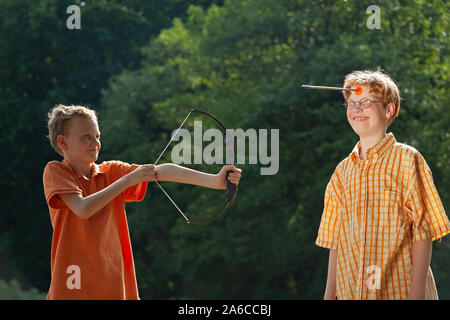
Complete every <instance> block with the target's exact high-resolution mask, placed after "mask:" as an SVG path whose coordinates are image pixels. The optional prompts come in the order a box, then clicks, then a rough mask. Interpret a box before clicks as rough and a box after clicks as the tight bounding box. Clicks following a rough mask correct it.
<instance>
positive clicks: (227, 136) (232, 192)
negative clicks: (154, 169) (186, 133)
mask: <svg viewBox="0 0 450 320" xmlns="http://www.w3.org/2000/svg"><path fill="white" fill-rule="evenodd" d="M192 112H196V113H200V114H203V115H206V116H208V117H210V118H212V119H213V120H214V121H216V122H217V123H218V124H219V126H220V127H221V128H222V130H223V133H224V143H225V146H226V150H227V151H228V150H232V151H233V152H231V153H230V152H227V153H226V154H227V156H226V158H227V161H226V162H227V164H233V160H232V159H229V157H230V155H232V156H233V157H234V136H233V135H232V134H231V133H230V132H229V131H228V130H227V129H226V128H225V126H224V125H223V124H222V122H220V120H219V119H217V118H216V117H214V116H213V115H212V114H209V113H208V112H206V111H201V110H197V109H189V113H188V115H187V116H186V118H185V119H184V120H183V122H182V123H181V125H180V126H179V127H178V130H177V131H176V132H175V134H174V135H173V136H172V138H171V139H170V141H169V143H168V144H167V145H166V147H165V148H164V150H163V151H162V152H161V154H160V155H159V157H158V159H156V161H155V163H154V165H155V166H156V164H157V163H158V161H159V159H161V156H162V155H163V154H164V152H165V151H166V149H167V148H168V147H169V145H170V143H171V142H172V141H173V139H174V138H175V137H176V135H177V134H178V131H180V129H181V128H182V127H183V125H184V123H185V122H186V120H187V119H188V118H189V116H190V115H191V113H192ZM231 172H233V171H232V170H228V171H227V174H226V177H225V179H226V181H227V189H226V191H225V200H226V202H225V205H224V206H223V208H222V209H220V210H219V211H218V212H217V213H216V214H214V215H213V216H212V217H210V218H209V219H206V220H190V219H188V218H187V217H186V215H185V214H184V213H183V211H181V209H180V208H179V207H178V206H177V205H176V203H175V202H174V201H173V200H172V198H171V197H170V196H169V195H168V194H167V192H166V191H165V190H164V189H163V187H161V185H160V184H159V183H158V181H156V180H155V183H156V185H157V186H158V187H159V188H160V189H161V190H162V192H164V194H165V195H166V197H167V198H168V199H169V200H170V201H171V202H172V204H173V205H174V206H175V208H177V210H178V211H179V212H180V213H181V215H182V216H183V217H184V219H185V220H186V222H187V223H189V224H207V223H210V222H212V221H214V220H216V219H217V218H218V217H219V216H220V215H222V213H224V212H225V210H226V209H227V208H228V206H229V205H230V204H231V203H232V202H233V200H234V198H235V197H236V191H237V190H238V188H237V186H236V185H235V184H233V183H231V182H230V181H229V180H228V175H229V174H230V173H231Z"/></svg>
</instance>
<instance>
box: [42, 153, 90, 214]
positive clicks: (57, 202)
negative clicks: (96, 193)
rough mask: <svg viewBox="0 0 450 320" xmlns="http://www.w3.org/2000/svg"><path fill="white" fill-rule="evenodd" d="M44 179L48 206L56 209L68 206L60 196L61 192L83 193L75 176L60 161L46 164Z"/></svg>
mask: <svg viewBox="0 0 450 320" xmlns="http://www.w3.org/2000/svg"><path fill="white" fill-rule="evenodd" d="M42 180H43V184H44V194H45V200H46V201H47V204H48V206H49V207H52V208H54V209H63V208H67V206H66V204H65V203H64V201H62V200H61V198H60V197H59V195H60V194H69V193H79V194H82V190H81V188H80V187H79V185H78V184H77V182H76V179H75V177H74V176H73V175H72V174H71V172H70V171H69V170H68V169H66V168H65V167H64V165H63V164H61V163H60V162H57V161H52V162H49V163H48V164H47V165H46V166H45V169H44V174H43V178H42Z"/></svg>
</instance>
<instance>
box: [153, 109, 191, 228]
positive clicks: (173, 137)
mask: <svg viewBox="0 0 450 320" xmlns="http://www.w3.org/2000/svg"><path fill="white" fill-rule="evenodd" d="M191 113H192V110H191V111H189V113H188V115H187V116H186V118H184V120H183V122H182V123H181V125H180V126H179V127H178V130H177V132H175V134H174V135H173V136H172V138H171V139H170V141H169V143H168V144H167V145H166V147H165V148H164V150H163V151H162V152H161V154H160V155H159V157H158V159H156V161H155V163H154V164H153V165H154V166H156V164H157V163H158V161H159V159H161V157H162V155H163V154H164V152H165V151H166V149H167V148H168V147H169V145H170V143H171V142H172V141H173V139H175V137H176V136H177V134H178V131H180V129H181V127H183V125H184V123H185V122H186V120H187V118H189V116H190V115H191ZM155 183H156V185H157V186H158V187H159V188H160V189H161V191H162V192H164V194H165V195H166V197H167V198H168V199H169V200H170V202H172V204H173V205H174V206H175V208H177V210H178V211H179V212H180V213H181V215H182V216H183V217H184V219H186V222H187V223H189V219H188V218H187V217H186V215H185V214H184V213H183V211H181V209H180V208H178V206H177V205H176V203H175V201H173V200H172V198H171V197H170V196H169V194H168V193H167V192H166V191H165V190H164V189H163V187H161V185H160V184H159V183H158V181H156V180H155Z"/></svg>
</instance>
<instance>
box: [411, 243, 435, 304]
mask: <svg viewBox="0 0 450 320" xmlns="http://www.w3.org/2000/svg"><path fill="white" fill-rule="evenodd" d="M431 248H432V241H431V239H428V240H423V241H417V242H413V245H412V256H411V257H412V279H411V287H410V290H409V293H408V299H409V300H423V299H425V283H426V279H427V274H428V268H429V266H430V260H431Z"/></svg>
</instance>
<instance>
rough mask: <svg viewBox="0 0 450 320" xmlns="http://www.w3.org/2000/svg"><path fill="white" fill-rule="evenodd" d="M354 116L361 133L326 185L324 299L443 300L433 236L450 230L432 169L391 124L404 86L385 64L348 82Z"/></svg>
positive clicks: (321, 243) (352, 120) (322, 242)
mask: <svg viewBox="0 0 450 320" xmlns="http://www.w3.org/2000/svg"><path fill="white" fill-rule="evenodd" d="M357 86H360V87H362V89H363V90H362V93H358V92H356V91H352V92H348V91H345V93H344V96H345V99H346V103H345V107H346V112H347V120H348V122H349V124H350V125H351V127H352V129H353V130H354V131H355V133H356V134H357V135H358V136H359V138H360V140H359V142H358V143H357V144H356V146H355V147H354V149H353V151H352V152H351V153H350V155H349V156H348V157H347V158H345V159H344V160H342V161H341V162H340V163H339V164H338V165H337V167H336V169H335V171H334V173H333V175H332V177H331V179H330V182H329V183H328V185H327V188H326V191H325V201H324V210H323V214H322V220H321V223H320V227H319V232H318V237H317V240H316V244H317V245H318V246H321V247H324V248H328V249H330V254H329V264H328V280H327V284H326V289H325V294H324V299H326V300H334V299H336V298H337V299H338V300H347V299H364V300H366V299H371V300H374V299H389V300H394V299H395V300H400V299H410V300H418V299H420V300H421V299H438V295H437V290H436V285H435V282H434V278H433V274H432V271H431V268H430V259H431V248H432V241H434V240H436V239H439V238H441V237H443V236H445V235H446V234H448V233H449V232H450V222H449V220H448V217H447V215H446V214H445V210H444V207H443V205H442V202H441V199H440V198H439V194H438V192H437V190H436V187H435V185H434V183H433V177H432V174H431V170H430V168H429V167H428V165H427V163H426V161H425V159H424V158H423V156H422V155H421V154H420V153H419V151H417V150H416V149H414V148H413V147H411V146H408V145H406V144H402V143H398V142H397V141H396V139H395V137H394V135H393V134H392V133H386V130H387V128H388V126H389V125H390V124H391V123H392V121H393V119H394V118H395V117H397V116H398V113H399V110H400V93H399V90H398V88H397V85H396V84H395V83H394V81H393V80H392V79H391V78H390V77H389V76H388V75H387V74H385V73H384V72H382V71H381V70H376V71H371V70H365V71H355V72H352V73H350V74H349V75H347V76H346V78H345V83H344V88H351V89H356V88H357Z"/></svg>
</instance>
